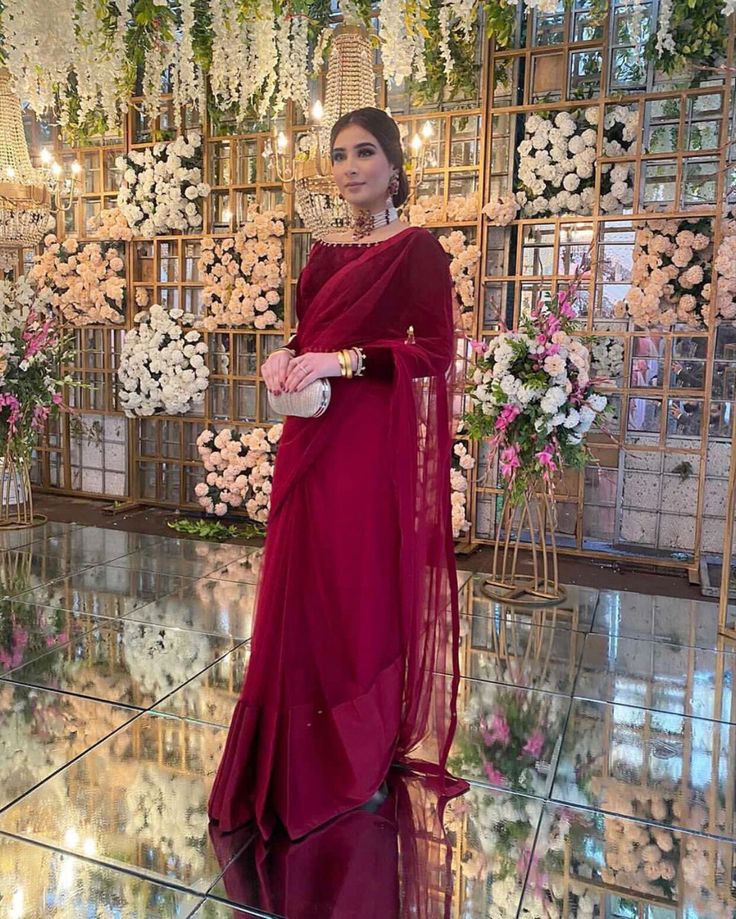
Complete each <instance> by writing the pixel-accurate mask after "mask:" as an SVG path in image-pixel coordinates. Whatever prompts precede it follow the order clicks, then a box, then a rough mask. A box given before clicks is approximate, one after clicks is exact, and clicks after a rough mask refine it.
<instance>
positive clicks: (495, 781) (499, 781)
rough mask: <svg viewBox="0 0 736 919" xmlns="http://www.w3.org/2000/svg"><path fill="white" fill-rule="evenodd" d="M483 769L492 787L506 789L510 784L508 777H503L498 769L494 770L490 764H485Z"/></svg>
mask: <svg viewBox="0 0 736 919" xmlns="http://www.w3.org/2000/svg"><path fill="white" fill-rule="evenodd" d="M483 769H484V770H485V773H486V778H487V779H488V781H489V782H490V783H491V785H500V786H501V787H502V788H504V787H505V786H506V785H507V784H508V783H507V782H506V777H505V776H504V775H502V774H501V773H500V772H499V771H498V769H496V768H494V767H493V766H492V765H491V764H490V763H483Z"/></svg>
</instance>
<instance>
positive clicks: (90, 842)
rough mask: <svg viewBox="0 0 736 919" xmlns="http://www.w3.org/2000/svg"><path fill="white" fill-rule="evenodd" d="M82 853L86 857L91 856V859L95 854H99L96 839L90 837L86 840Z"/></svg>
mask: <svg viewBox="0 0 736 919" xmlns="http://www.w3.org/2000/svg"><path fill="white" fill-rule="evenodd" d="M82 851H83V852H84V854H85V855H87V856H89V857H90V858H91V857H92V856H93V855H94V854H95V852H97V843H96V842H95V841H94V839H92V837H91V836H88V837H87V838H86V839H85V840H84V845H83V846H82Z"/></svg>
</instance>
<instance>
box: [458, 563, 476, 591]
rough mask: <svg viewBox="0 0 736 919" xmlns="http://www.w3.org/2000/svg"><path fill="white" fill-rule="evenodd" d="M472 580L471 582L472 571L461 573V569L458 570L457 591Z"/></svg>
mask: <svg viewBox="0 0 736 919" xmlns="http://www.w3.org/2000/svg"><path fill="white" fill-rule="evenodd" d="M472 580H473V572H472V571H463V570H462V569H460V568H458V571H457V589H458V590H462V589H463V587H465V585H466V584H469V583H470V582H471V581H472Z"/></svg>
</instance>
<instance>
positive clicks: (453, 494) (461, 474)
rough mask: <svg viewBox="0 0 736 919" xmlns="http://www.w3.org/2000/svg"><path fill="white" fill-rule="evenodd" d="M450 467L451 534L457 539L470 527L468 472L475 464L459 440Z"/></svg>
mask: <svg viewBox="0 0 736 919" xmlns="http://www.w3.org/2000/svg"><path fill="white" fill-rule="evenodd" d="M452 453H453V456H452V467H451V469H450V500H451V502H452V535H453V536H454V538H455V539H459V538H460V537H461V536H463V535H464V534H465V533H467V532H468V530H469V529H470V521H469V520H468V519H467V505H468V472H469V471H470V470H471V469H472V468H473V467H474V466H475V458H474V457H473V456H471V454H470V453H468V448H467V447H466V446H465V444H464V443H463V442H462V441H461V440H460V441H458V442H457V443H456V444H455V446H454V448H453V451H452Z"/></svg>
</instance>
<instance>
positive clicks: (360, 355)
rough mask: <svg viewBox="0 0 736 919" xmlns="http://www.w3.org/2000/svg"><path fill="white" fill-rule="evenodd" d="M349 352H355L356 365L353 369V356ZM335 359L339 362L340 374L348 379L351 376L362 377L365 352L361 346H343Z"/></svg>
mask: <svg viewBox="0 0 736 919" xmlns="http://www.w3.org/2000/svg"><path fill="white" fill-rule="evenodd" d="M351 352H354V353H355V356H356V359H357V367H356V369H355V370H353V357H352V354H351ZM337 361H338V363H339V364H340V374H341V375H342V376H344V377H346V378H347V379H348V380H352V378H353V376H356V377H362V376H363V373H364V371H365V352H364V351H363V349H362V348H349V349H348V348H343V349H342V350H340V351H338V352H337Z"/></svg>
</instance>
